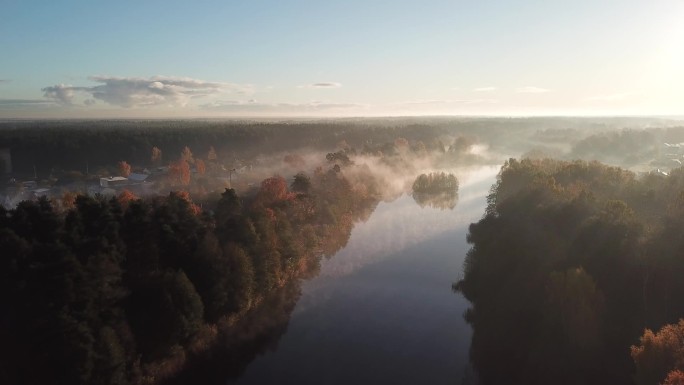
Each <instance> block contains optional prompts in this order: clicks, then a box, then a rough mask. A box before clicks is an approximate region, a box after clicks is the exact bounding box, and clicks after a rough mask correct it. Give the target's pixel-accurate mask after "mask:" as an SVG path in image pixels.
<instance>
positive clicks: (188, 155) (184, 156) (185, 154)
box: [180, 146, 195, 163]
mask: <svg viewBox="0 0 684 385" xmlns="http://www.w3.org/2000/svg"><path fill="white" fill-rule="evenodd" d="M180 158H181V160H184V161H186V162H188V163H195V158H193V157H192V151H190V147H188V146H185V147H183V151H181V155H180Z"/></svg>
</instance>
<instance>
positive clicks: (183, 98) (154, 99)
mask: <svg viewBox="0 0 684 385" xmlns="http://www.w3.org/2000/svg"><path fill="white" fill-rule="evenodd" d="M89 79H90V80H91V81H93V82H96V83H99V84H98V85H95V86H92V87H82V86H79V87H75V86H71V85H64V84H58V85H55V86H51V87H45V88H43V89H42V91H43V92H44V94H43V96H44V97H45V98H47V99H50V100H53V101H55V102H57V103H59V104H61V105H72V104H73V100H74V97H75V95H76V94H79V93H80V94H84V95H85V96H86V97H87V99H86V101H85V102H84V103H85V104H86V105H92V104H94V103H95V101H96V100H99V101H102V102H105V103H107V104H111V105H114V106H118V107H124V108H136V107H149V106H158V105H168V106H185V105H186V104H187V103H188V101H189V100H190V99H193V98H201V97H204V96H207V95H211V94H216V93H219V92H235V93H238V94H248V93H251V92H252V90H251V86H248V85H247V86H245V85H237V84H230V83H217V82H206V81H202V80H197V79H192V78H179V77H165V76H153V77H150V78H134V77H111V76H92V77H90V78H89Z"/></svg>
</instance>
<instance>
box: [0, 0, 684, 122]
mask: <svg viewBox="0 0 684 385" xmlns="http://www.w3.org/2000/svg"><path fill="white" fill-rule="evenodd" d="M682 20H684V3H682V2H680V1H674V0H673V1H629V0H622V1H585V0H577V1H573V2H567V1H553V0H547V1H439V0H437V1H374V0H366V1H356V0H347V1H336V2H332V1H330V2H326V1H287V0H280V1H266V0H252V1H241V2H237V1H194V2H190V1H152V0H146V1H140V0H138V1H111V2H104V1H92V0H91V1H64V0H54V1H51V2H47V1H36V0H0V52H2V60H1V61H0V118H3V117H6V118H12V117H137V116H140V117H146V116H150V117H152V116H154V117H164V116H170V117H180V116H188V117H190V116H200V117H201V116H307V115H311V116H362V115H372V116H377V115H585V114H587V115H596V114H608V115H609V114H619V115H642V114H674V115H681V114H683V113H684V111H683V108H682V105H683V103H681V100H684V71H682V70H681V68H684V22H682Z"/></svg>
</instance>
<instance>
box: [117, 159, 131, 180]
mask: <svg viewBox="0 0 684 385" xmlns="http://www.w3.org/2000/svg"><path fill="white" fill-rule="evenodd" d="M118 166H119V175H121V176H122V177H124V178H128V176H129V175H131V165H130V164H128V162H126V161H125V160H122V161H120V162H119V165H118Z"/></svg>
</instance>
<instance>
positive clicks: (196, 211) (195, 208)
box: [172, 190, 202, 215]
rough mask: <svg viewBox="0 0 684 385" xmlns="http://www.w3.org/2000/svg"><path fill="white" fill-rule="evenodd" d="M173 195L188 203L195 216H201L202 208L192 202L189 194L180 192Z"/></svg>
mask: <svg viewBox="0 0 684 385" xmlns="http://www.w3.org/2000/svg"><path fill="white" fill-rule="evenodd" d="M172 194H173V195H175V196H177V197H178V198H180V199H182V200H184V201H186V202H188V205H189V208H190V211H191V212H192V213H193V214H195V215H199V214H200V213H201V212H202V208H200V207H199V206H198V205H196V204H194V203H193V202H192V198H191V197H190V193H189V192H187V191H183V190H180V191H174V192H172Z"/></svg>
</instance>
